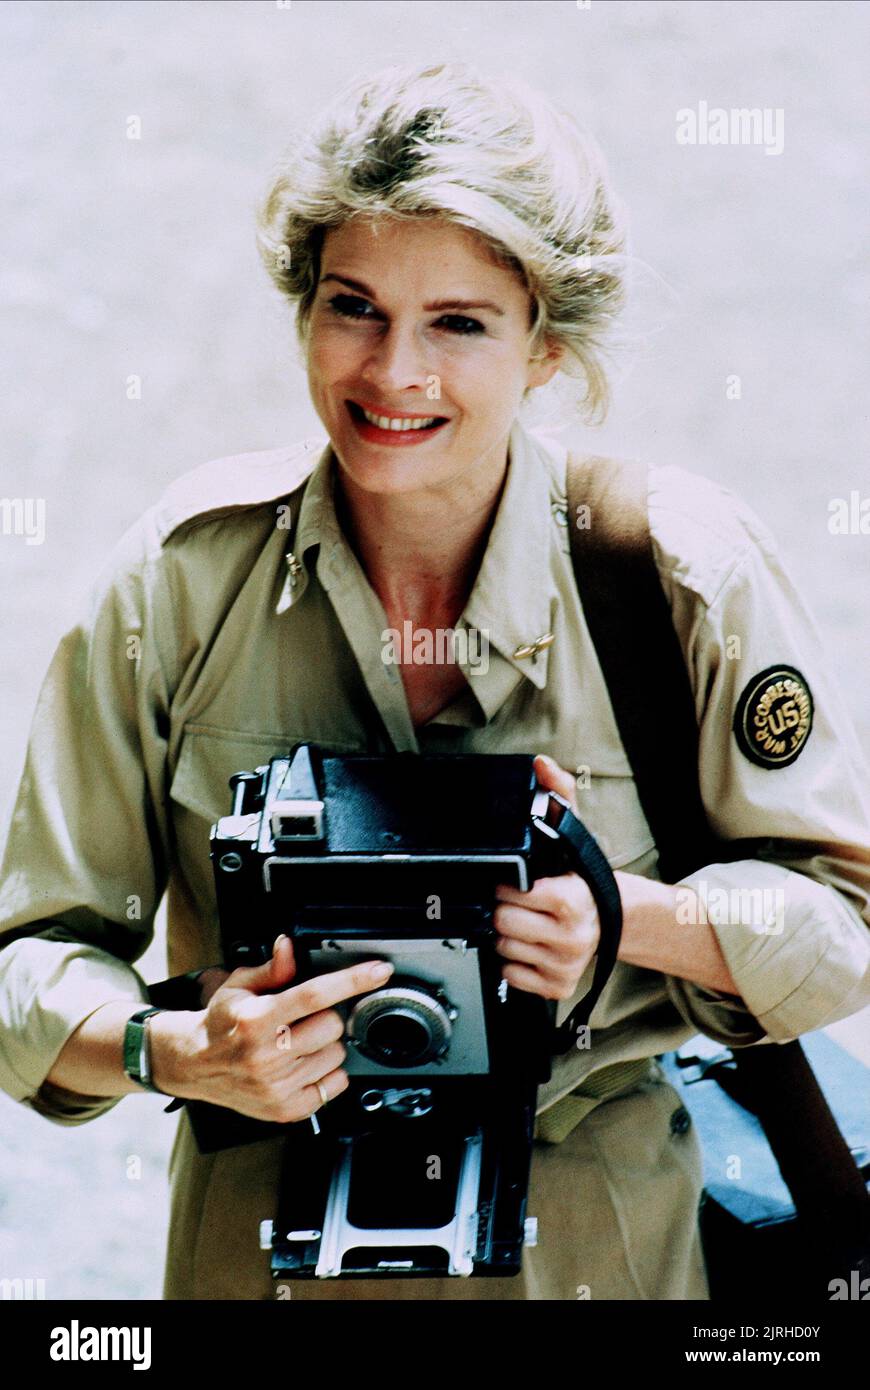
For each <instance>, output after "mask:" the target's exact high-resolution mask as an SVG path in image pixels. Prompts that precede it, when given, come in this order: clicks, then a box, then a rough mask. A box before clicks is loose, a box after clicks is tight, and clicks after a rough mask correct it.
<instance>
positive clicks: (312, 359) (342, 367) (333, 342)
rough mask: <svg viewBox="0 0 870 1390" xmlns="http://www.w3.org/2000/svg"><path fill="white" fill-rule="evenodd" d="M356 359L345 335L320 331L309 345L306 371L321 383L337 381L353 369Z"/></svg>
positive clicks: (355, 352)
mask: <svg viewBox="0 0 870 1390" xmlns="http://www.w3.org/2000/svg"><path fill="white" fill-rule="evenodd" d="M358 357H359V352H358V351H357V350H356V349H355V348H354V345H353V343H352V342H351V341H350V340H349V338H348V337H347V335H345V334H341V333H336V332H330V331H328V330H321V331H320V332H318V333H316V334H313V335H312V338H311V341H310V344H309V348H308V371H309V373H310V375H311V376H313V377H314V376H316V377H317V378H318V379H319V380H320V381H321V382H326V383H328V382H331V381H338V380H340V379H341V377H343V376H345V375H347V374H348V373H349V372H350V371H351V370H352V369H353V366H354V364H355V363H356V361H357V359H358Z"/></svg>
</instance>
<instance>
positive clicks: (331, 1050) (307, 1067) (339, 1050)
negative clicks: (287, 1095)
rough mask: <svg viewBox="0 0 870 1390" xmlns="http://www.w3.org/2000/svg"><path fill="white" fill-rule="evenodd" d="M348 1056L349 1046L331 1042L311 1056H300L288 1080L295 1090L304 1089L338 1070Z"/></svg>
mask: <svg viewBox="0 0 870 1390" xmlns="http://www.w3.org/2000/svg"><path fill="white" fill-rule="evenodd" d="M346 1056H347V1048H346V1047H345V1046H344V1044H343V1043H340V1042H334V1043H330V1044H329V1045H328V1046H327V1047H322V1048H321V1049H320V1051H319V1052H313V1053H312V1054H311V1056H310V1057H300V1059H299V1061H298V1062H296V1064H295V1065H294V1067H293V1069H292V1071H290V1072H289V1073H288V1077H287V1079H288V1081H289V1082H291V1084H292V1086H293V1090H294V1091H302V1090H304V1089H305V1087H306V1086H311V1085H313V1084H314V1082H315V1081H319V1080H320V1079H321V1077H324V1076H328V1075H329V1073H330V1072H332V1071H336V1070H337V1069H338V1068H339V1067H340V1066H341V1064H342V1063H343V1061H344V1059H345V1058H346Z"/></svg>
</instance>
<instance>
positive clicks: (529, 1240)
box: [523, 1216, 538, 1245]
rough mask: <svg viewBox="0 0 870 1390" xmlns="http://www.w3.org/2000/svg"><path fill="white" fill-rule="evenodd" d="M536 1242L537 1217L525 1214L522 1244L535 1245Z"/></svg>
mask: <svg viewBox="0 0 870 1390" xmlns="http://www.w3.org/2000/svg"><path fill="white" fill-rule="evenodd" d="M537 1243H538V1218H537V1217H536V1216H527V1217H526V1219H525V1221H524V1222H523V1244H524V1245H537Z"/></svg>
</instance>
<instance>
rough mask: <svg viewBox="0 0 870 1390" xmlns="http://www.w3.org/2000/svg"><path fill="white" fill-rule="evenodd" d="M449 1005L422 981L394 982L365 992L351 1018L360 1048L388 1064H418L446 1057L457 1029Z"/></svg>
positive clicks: (352, 1032) (351, 1028) (351, 1033)
mask: <svg viewBox="0 0 870 1390" xmlns="http://www.w3.org/2000/svg"><path fill="white" fill-rule="evenodd" d="M449 1008H450V1006H449V1005H446V1006H445V1002H444V1001H442V999H441V997H439V995H438V994H437V993H436V992H435V990H433V989H432V988H431V987H429V986H427V985H426V984H425V983H423V982H422V981H420V980H396V979H393V980H391V981H390V984H389V985H388V986H387V987H386V988H385V989H379V990H376V991H375V992H374V993H372V994H368V995H366V997H365V998H364V999H361V1000H360V1001H359V1003H358V1004H356V1006H355V1007H354V1009H353V1010H352V1012H351V1015H350V1018H349V1020H348V1035H349V1037H350V1039H351V1041H352V1042H353V1043H354V1044H355V1045H356V1047H357V1048H358V1049H359V1051H360V1052H362V1053H363V1054H364V1055H365V1056H366V1057H368V1058H370V1059H371V1060H372V1061H373V1062H380V1064H381V1066H385V1067H419V1066H423V1065H425V1064H426V1063H427V1062H434V1061H436V1060H437V1058H439V1057H443V1056H444V1054H445V1052H446V1051H447V1049H448V1048H449V1046H450V1036H451V1033H452V1028H451V1023H450V1014H449V1013H448V1009H449Z"/></svg>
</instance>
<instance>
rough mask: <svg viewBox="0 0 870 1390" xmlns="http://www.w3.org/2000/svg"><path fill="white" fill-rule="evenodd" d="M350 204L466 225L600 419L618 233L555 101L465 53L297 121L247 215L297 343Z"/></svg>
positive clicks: (614, 303) (366, 87)
mask: <svg viewBox="0 0 870 1390" xmlns="http://www.w3.org/2000/svg"><path fill="white" fill-rule="evenodd" d="M357 216H366V217H378V216H386V217H399V218H414V217H429V216H441V217H444V218H447V219H448V220H449V221H451V222H454V223H456V224H458V225H459V226H462V227H466V228H470V229H471V230H472V231H475V232H477V233H478V234H479V235H480V236H481V237H482V238H483V239H484V241H485V242H486V243H487V245H488V247H489V248H490V250H491V252H492V253H493V255H494V256H495V258H496V259H497V260H498V261H499V262H500V263H502V264H504V265H505V266H507V267H509V268H511V269H513V270H514V271H516V272H517V273H518V274H519V275H520V276H521V277H522V279H523V281H524V283H525V285H526V287H527V288H528V290H529V292H530V295H531V296H532V313H531V325H530V334H531V337H532V351H533V354H534V353H536V352H538V351H540V350H541V348H542V347H543V345H544V343H545V340H547V339H549V340H551V341H553V342H555V343H556V344H558V345H560V346H562V347H563V348H564V350H565V355H564V357H563V358H562V362H561V369H562V371H564V372H565V373H566V375H568V376H569V377H578V378H582V379H583V380H584V382H585V392H584V393H583V395H582V398H581V402H580V404H581V407H582V408H583V409H584V410H585V412H586V414H587V417H588V418H589V419H590V420H600V419H603V417H604V415H605V413H606V409H607V405H608V402H609V388H608V382H607V377H606V374H605V371H604V366H603V362H602V354H603V339H604V337H605V334H606V330H607V329H608V328H609V326H610V324H611V322H612V320H613V319H614V318H615V316H616V315H617V313H618V311H619V310H620V309H621V307H622V305H623V302H624V298H625V287H626V284H625V281H626V262H627V257H626V256H625V254H624V248H625V241H626V231H625V223H624V215H623V213H622V209H621V205H620V204H619V203H618V201H617V199H616V198H615V196H614V194H613V193H612V191H611V189H610V186H609V178H608V174H607V169H606V165H605V162H604V159H603V156H602V154H601V152H600V150H599V149H598V146H597V145H596V144H595V142H594V141H593V139H592V138H591V136H590V135H588V134H587V133H586V132H585V131H584V130H582V128H581V127H580V126H579V124H578V123H577V122H576V121H575V119H574V118H573V116H571V115H570V114H569V113H568V112H567V111H564V110H562V109H561V108H559V107H557V106H556V105H554V104H553V103H552V102H551V101H549V100H548V99H547V98H545V97H544V96H542V95H541V94H540V93H538V92H536V91H535V90H534V89H533V88H531V87H529V86H528V85H527V84H526V83H525V82H523V81H522V80H521V79H519V78H512V79H510V78H508V79H506V78H503V77H501V76H499V77H498V78H496V77H490V76H488V75H486V74H484V73H482V72H481V71H480V70H479V69H478V68H477V67H475V66H473V65H472V64H469V63H465V62H450V63H439V64H437V65H436V66H423V67H421V66H407V65H402V66H391V67H388V68H385V69H383V70H381V71H379V72H376V73H375V74H374V75H373V76H371V77H367V78H365V79H363V80H358V81H356V82H354V83H353V84H352V85H351V86H350V87H348V88H346V89H345V90H344V91H343V92H342V93H341V94H340V95H339V97H338V98H337V99H336V100H335V102H334V103H333V104H332V105H331V106H330V107H328V108H327V110H326V111H325V112H324V113H323V114H322V116H321V117H320V118H319V119H318V120H317V122H316V123H315V124H314V126H313V128H310V129H308V130H306V131H303V132H300V133H299V136H298V138H297V139H296V140H295V141H294V142H293V148H292V151H291V152H290V153H288V155H287V156H286V157H285V158H284V159H283V160H282V161H281V162H280V164H279V165H278V167H277V169H276V170H275V171H274V173H273V176H272V179H271V182H270V186H269V190H268V193H267V195H266V197H265V199H264V200H263V203H262V206H261V208H260V209H259V212H258V216H257V226H258V231H257V244H258V248H259V251H260V255H261V257H262V260H263V264H264V266H265V268H266V270H267V271H268V273H269V275H270V276H271V278H272V280H273V281H274V282H275V284H276V285H277V287H278V289H279V290H280V291H281V293H282V294H283V295H285V296H286V297H287V299H288V300H290V302H291V303H295V304H296V306H297V312H296V328H297V333H298V336H299V339H300V342H302V343H303V345H304V343H305V341H306V336H307V330H308V324H309V319H310V314H311V308H312V304H313V301H314V297H315V294H316V290H317V283H318V279H319V275H320V251H321V247H322V244H323V238H324V235H325V233H326V231H327V229H328V228H330V227H338V226H340V225H342V224H343V223H345V222H346V221H348V220H349V219H350V218H352V217H357Z"/></svg>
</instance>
